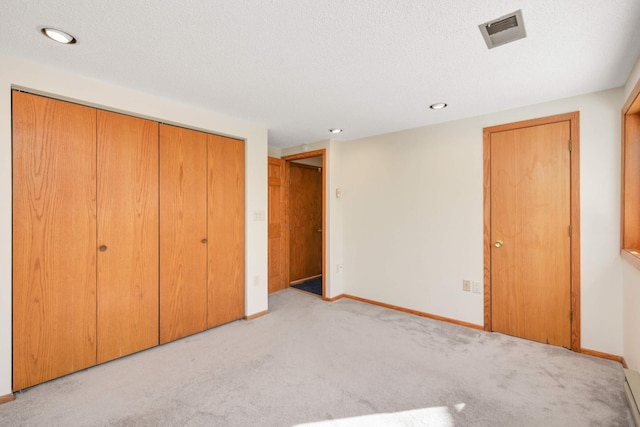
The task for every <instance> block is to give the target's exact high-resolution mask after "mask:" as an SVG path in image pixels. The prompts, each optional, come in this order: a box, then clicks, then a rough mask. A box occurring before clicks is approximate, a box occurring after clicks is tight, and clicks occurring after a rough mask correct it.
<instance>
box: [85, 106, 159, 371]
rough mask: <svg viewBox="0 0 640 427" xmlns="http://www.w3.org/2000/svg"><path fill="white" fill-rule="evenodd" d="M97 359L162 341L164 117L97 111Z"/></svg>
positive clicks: (115, 356)
mask: <svg viewBox="0 0 640 427" xmlns="http://www.w3.org/2000/svg"><path fill="white" fill-rule="evenodd" d="M97 135H98V141H97V143H98V161H97V164H98V168H97V169H98V246H102V245H104V246H106V247H107V250H106V251H104V252H103V251H100V252H98V290H97V298H98V362H99V363H102V362H106V361H108V360H112V359H115V358H117V357H121V356H124V355H127V354H131V353H134V352H137V351H140V350H143V349H146V348H149V347H152V346H154V345H157V344H158V252H159V251H158V249H159V247H158V123H156V122H152V121H149V120H144V119H140V118H135V117H131V116H125V115H122V114H116V113H111V112H106V111H98V130H97Z"/></svg>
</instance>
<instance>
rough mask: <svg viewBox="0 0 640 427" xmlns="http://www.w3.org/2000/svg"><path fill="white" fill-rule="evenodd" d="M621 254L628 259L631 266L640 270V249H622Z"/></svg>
mask: <svg viewBox="0 0 640 427" xmlns="http://www.w3.org/2000/svg"><path fill="white" fill-rule="evenodd" d="M620 254H621V255H622V258H623V259H626V260H627V261H628V262H629V263H630V264H631V265H633V266H634V267H635V268H637V269H638V270H640V249H637V250H634V249H622V250H621V251H620Z"/></svg>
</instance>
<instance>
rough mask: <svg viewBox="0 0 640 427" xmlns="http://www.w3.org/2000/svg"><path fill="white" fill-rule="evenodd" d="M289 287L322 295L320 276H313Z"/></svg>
mask: <svg viewBox="0 0 640 427" xmlns="http://www.w3.org/2000/svg"><path fill="white" fill-rule="evenodd" d="M291 287H292V288H296V289H300V290H301V291H307V292H311V293H312V294H316V295H320V296H322V276H320V277H314V278H313V279H309V280H307V281H306V282H302V283H298V284H297V285H292V286H291Z"/></svg>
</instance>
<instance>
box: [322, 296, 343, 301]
mask: <svg viewBox="0 0 640 427" xmlns="http://www.w3.org/2000/svg"><path fill="white" fill-rule="evenodd" d="M344 297H345V294H340V295H336V296H335V297H331V298H327V297H322V300H323V301H326V302H335V301H338V300H339V299H342V298H344Z"/></svg>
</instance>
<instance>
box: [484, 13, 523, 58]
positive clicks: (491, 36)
mask: <svg viewBox="0 0 640 427" xmlns="http://www.w3.org/2000/svg"><path fill="white" fill-rule="evenodd" d="M478 27H479V28H480V32H481V33H482V37H483V38H484V41H485V43H487V47H488V48H489V49H493V48H494V47H496V46H501V45H503V44H507V43H510V42H512V41H516V40H519V39H523V38H525V37H526V36H527V33H526V31H525V30H524V21H523V20H522V11H521V10H517V11H515V12H513V13H510V14H508V15H505V16H501V17H500V18H498V19H494V20H492V21H489V22H485V23H484V24H480V25H478Z"/></svg>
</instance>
